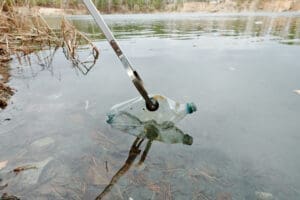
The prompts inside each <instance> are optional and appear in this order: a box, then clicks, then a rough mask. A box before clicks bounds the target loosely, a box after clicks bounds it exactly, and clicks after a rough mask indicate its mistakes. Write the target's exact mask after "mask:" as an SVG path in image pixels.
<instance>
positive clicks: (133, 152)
mask: <svg viewBox="0 0 300 200" xmlns="http://www.w3.org/2000/svg"><path fill="white" fill-rule="evenodd" d="M143 141H144V139H141V138H139V137H137V138H136V139H135V140H134V142H133V144H132V145H131V148H130V151H129V154H128V158H127V160H126V161H125V163H124V165H123V166H122V167H121V168H120V169H119V171H118V172H117V173H116V174H115V175H114V176H113V177H112V179H111V181H110V183H109V184H108V185H107V186H106V187H105V189H104V190H103V191H102V192H101V194H100V195H99V196H98V197H97V198H96V200H100V199H102V198H103V197H105V195H107V194H108V193H109V192H110V191H111V189H112V188H113V186H114V185H115V184H116V183H117V182H118V180H119V179H120V178H121V177H122V176H123V175H124V174H125V173H126V172H127V171H128V170H129V169H130V167H131V166H132V164H133V162H134V161H135V159H136V157H137V156H138V155H139V154H140V153H141V150H140V146H141V144H142V143H143ZM151 145H152V140H148V142H147V145H146V147H145V150H144V151H143V154H142V156H141V159H140V161H139V162H138V165H141V164H143V162H144V161H145V159H146V157H147V155H148V152H149V150H150V148H151Z"/></svg>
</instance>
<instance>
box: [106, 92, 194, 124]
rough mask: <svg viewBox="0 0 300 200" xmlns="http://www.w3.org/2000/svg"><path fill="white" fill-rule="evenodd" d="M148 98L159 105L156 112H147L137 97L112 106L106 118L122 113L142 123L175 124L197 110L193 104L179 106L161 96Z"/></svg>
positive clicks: (142, 100) (141, 99)
mask: <svg viewBox="0 0 300 200" xmlns="http://www.w3.org/2000/svg"><path fill="white" fill-rule="evenodd" d="M150 96H151V97H152V98H153V99H155V100H156V101H157V102H158V104H159V107H158V109H157V110H156V111H149V110H148V109H147V108H146V105H145V101H144V99H143V98H142V97H137V98H134V99H131V100H128V101H126V102H123V103H121V104H117V105H115V106H113V107H112V108H111V111H110V113H109V114H108V117H111V116H113V115H115V114H117V113H119V112H120V111H123V112H127V113H129V114H131V115H133V116H135V117H137V118H138V119H139V120H140V121H142V122H145V121H149V120H155V122H156V123H158V124H161V123H163V122H166V121H167V122H173V123H177V122H178V121H180V120H182V119H183V118H184V117H185V116H186V115H187V114H191V113H193V112H195V111H196V110H197V108H196V105H195V104H194V103H185V104H180V103H178V102H175V101H173V100H172V99H169V98H167V97H164V96H162V95H150Z"/></svg>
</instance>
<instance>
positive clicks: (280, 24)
mask: <svg viewBox="0 0 300 200" xmlns="http://www.w3.org/2000/svg"><path fill="white" fill-rule="evenodd" d="M134 16H135V15H120V16H106V19H107V21H108V23H109V26H110V27H111V29H112V31H113V32H114V34H115V36H116V37H117V38H124V39H125V38H132V37H137V36H139V37H160V38H174V39H194V38H196V37H198V36H202V35H207V34H208V35H212V33H213V35H215V36H219V35H221V36H232V37H235V38H236V37H238V38H239V37H249V36H250V37H262V36H270V39H273V40H278V41H279V42H281V43H284V44H300V35H299V33H300V17H299V15H295V14H290V15H289V14H287V15H274V14H273V15H267V14H266V15H251V14H250V15H248V16H247V15H244V16H236V15H203V14H202V15H201V14H194V15H180V14H179V15H176V16H174V17H172V16H167V15H166V16H164V15H161V16H159V15H140V16H138V17H135V20H131V21H130V20H129V19H130V18H132V17H134ZM136 18H138V20H136ZM57 20H58V19H57V18H49V19H48V21H49V23H50V24H51V25H52V26H53V27H55V23H56V22H57ZM70 20H71V21H72V23H73V24H74V25H75V26H76V27H77V28H78V29H79V30H81V31H83V32H86V33H88V35H89V37H90V38H94V39H103V38H104V36H103V35H101V34H100V30H99V28H98V27H97V26H96V24H95V23H94V21H93V20H92V19H91V18H88V17H87V16H82V17H77V18H76V17H71V18H70ZM56 28H58V27H56Z"/></svg>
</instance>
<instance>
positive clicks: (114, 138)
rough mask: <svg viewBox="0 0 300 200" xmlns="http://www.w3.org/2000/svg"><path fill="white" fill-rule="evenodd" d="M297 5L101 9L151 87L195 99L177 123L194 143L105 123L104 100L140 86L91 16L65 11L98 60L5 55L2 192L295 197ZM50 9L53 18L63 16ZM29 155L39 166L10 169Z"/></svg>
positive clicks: (299, 190) (299, 105)
mask: <svg viewBox="0 0 300 200" xmlns="http://www.w3.org/2000/svg"><path fill="white" fill-rule="evenodd" d="M299 16H300V15H299V14H297V13H296V14H295V13H292V14H284V15H272V14H260V15H254V14H249V15H239V16H237V15H199V14H189V15H125V16H106V17H105V18H106V19H107V21H108V22H109V25H110V26H111V27H112V29H113V31H114V33H115V34H116V36H117V38H119V39H121V40H120V44H121V46H122V47H123V49H124V52H126V54H127V55H128V56H129V58H130V59H131V61H132V63H133V64H134V66H135V68H136V69H137V70H138V72H139V73H140V75H141V76H142V78H143V79H144V81H145V84H146V86H147V88H148V89H149V91H151V92H152V93H161V94H164V95H166V96H169V97H170V98H172V99H175V100H178V101H181V102H190V101H192V102H195V103H196V104H197V105H198V111H197V112H196V113H195V114H193V115H191V116H189V117H187V118H186V119H185V120H184V121H182V122H180V124H178V127H180V129H182V130H184V131H185V132H186V133H188V134H189V135H192V136H193V138H194V143H193V145H192V146H185V145H169V144H164V143H160V142H153V143H152V145H151V147H150V148H149V146H150V144H148V146H146V145H147V141H144V142H143V143H141V144H140V146H139V144H138V143H137V141H135V138H134V137H133V136H130V135H126V134H124V133H121V132H118V131H116V130H112V129H110V128H109V125H108V124H106V123H105V120H106V116H105V114H106V112H107V111H108V110H109V109H110V107H111V106H113V105H114V104H117V103H119V102H122V101H124V100H127V99H130V98H132V97H135V96H137V95H138V93H137V92H136V90H135V88H134V87H133V85H132V84H131V82H130V80H129V78H128V77H127V75H126V73H125V71H124V70H123V68H122V66H121V64H120V62H119V61H118V59H117V57H116V56H115V55H114V53H113V51H112V50H111V49H110V47H109V45H108V44H107V42H106V41H104V40H102V39H101V36H99V35H97V34H96V33H97V32H98V29H97V28H96V27H95V24H94V23H93V21H92V20H91V18H89V17H85V16H83V17H71V19H72V21H73V22H74V23H75V25H76V26H77V27H79V28H80V29H81V30H82V31H85V32H88V33H90V34H92V35H93V36H94V38H95V40H96V42H95V44H96V45H97V46H98V47H99V48H100V49H101V55H100V60H99V61H98V62H97V64H96V66H95V67H94V68H93V69H92V70H91V71H90V73H88V75H86V76H84V75H82V74H81V73H80V72H79V71H78V70H76V69H74V68H73V67H72V65H71V63H70V62H69V61H67V60H66V59H65V57H64V56H63V53H62V50H61V49H59V50H58V52H57V53H56V54H55V57H54V60H53V63H52V65H50V66H45V65H39V64H38V63H39V62H40V61H38V60H37V59H36V57H35V56H32V60H31V63H32V65H31V66H19V64H18V62H17V61H16V60H15V61H13V62H12V63H11V74H12V77H11V80H10V85H11V86H13V87H14V88H16V89H17V90H18V91H17V92H16V94H15V95H14V96H13V98H12V102H11V104H10V105H9V106H8V108H7V109H6V110H4V111H0V112H1V113H0V127H1V128H0V138H1V139H0V162H1V161H3V160H8V165H7V166H6V167H5V168H4V169H2V170H1V171H0V178H1V179H2V181H1V182H0V186H2V185H4V184H6V183H8V186H7V187H6V188H5V189H3V190H1V191H0V194H1V193H3V192H8V193H10V194H14V195H16V196H19V197H21V199H94V198H96V197H97V196H98V195H99V194H100V193H102V192H103V191H104V190H105V192H104V193H103V194H102V195H103V196H104V198H103V199H130V198H132V199H134V200H137V199H203V200H206V199H217V200H221V199H222V200H223V199H236V200H242V199H245V200H250V199H259V196H263V195H265V197H266V196H270V195H271V194H272V198H273V199H289V200H297V199H299V196H300V174H299V169H300V161H299V160H298V158H299V157H300V151H299V150H300V149H299V146H300V136H299V130H300V95H298V94H296V93H295V92H293V91H294V90H299V89H300V65H299V53H300V45H299V39H300V17H299ZM48 20H49V21H50V22H51V24H52V26H55V25H56V24H57V23H56V22H57V20H58V19H57V18H50V19H48ZM95 34H96V35H95ZM99 38H100V39H99ZM48 53H49V52H47V51H45V52H41V53H40V54H41V55H44V56H47V55H48ZM134 142H135V143H134ZM131 147H132V148H131ZM139 149H140V150H142V151H141V152H139ZM144 149H146V152H145V154H144V156H143V155H142V154H143V150H144ZM129 152H130V153H129ZM145 156H146V157H145ZM143 160H144V161H143ZM139 161H141V162H139ZM24 165H34V166H37V167H38V169H31V170H27V171H24V172H21V173H19V174H18V175H15V174H14V173H11V172H9V171H10V170H12V169H14V168H15V167H18V166H24ZM120 169H121V170H120ZM118 170H120V171H119V172H118ZM117 172H118V173H117ZM115 174H117V175H116V176H114V175H115ZM113 177H114V178H113ZM111 179H112V182H113V183H114V184H113V187H110V186H108V185H109V183H110V181H111ZM107 186H108V187H107ZM105 188H106V189H105ZM263 192H264V193H263ZM265 199H267V198H265Z"/></svg>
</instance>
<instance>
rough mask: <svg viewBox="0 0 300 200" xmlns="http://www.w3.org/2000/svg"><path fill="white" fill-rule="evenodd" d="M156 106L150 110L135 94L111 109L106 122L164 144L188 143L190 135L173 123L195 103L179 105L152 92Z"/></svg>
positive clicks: (189, 112)
mask: <svg viewBox="0 0 300 200" xmlns="http://www.w3.org/2000/svg"><path fill="white" fill-rule="evenodd" d="M151 97H152V98H153V99H155V100H156V101H157V102H158V104H159V107H158V109H157V110H156V111H149V110H148V109H147V108H146V105H145V101H144V99H143V98H141V97H137V98H134V99H131V100H128V101H126V102H123V103H121V104H117V105H115V106H113V107H112V108H111V111H110V112H109V113H108V115H107V116H108V120H107V123H109V124H110V125H111V127H112V128H115V129H118V130H120V131H123V132H126V133H129V134H131V135H134V136H138V137H142V138H144V137H146V138H148V139H151V140H158V141H162V142H165V143H183V144H187V145H191V144H192V143H193V138H192V137H191V136H189V135H187V134H184V133H183V132H182V131H181V130H180V129H179V128H177V127H176V126H175V123H177V122H179V121H180V120H182V119H183V118H184V117H185V116H186V115H187V114H191V113H193V112H195V111H196V110H197V108H196V106H195V104H194V103H186V104H180V103H178V102H175V101H173V100H171V99H169V98H167V97H164V96H162V95H151Z"/></svg>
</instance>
